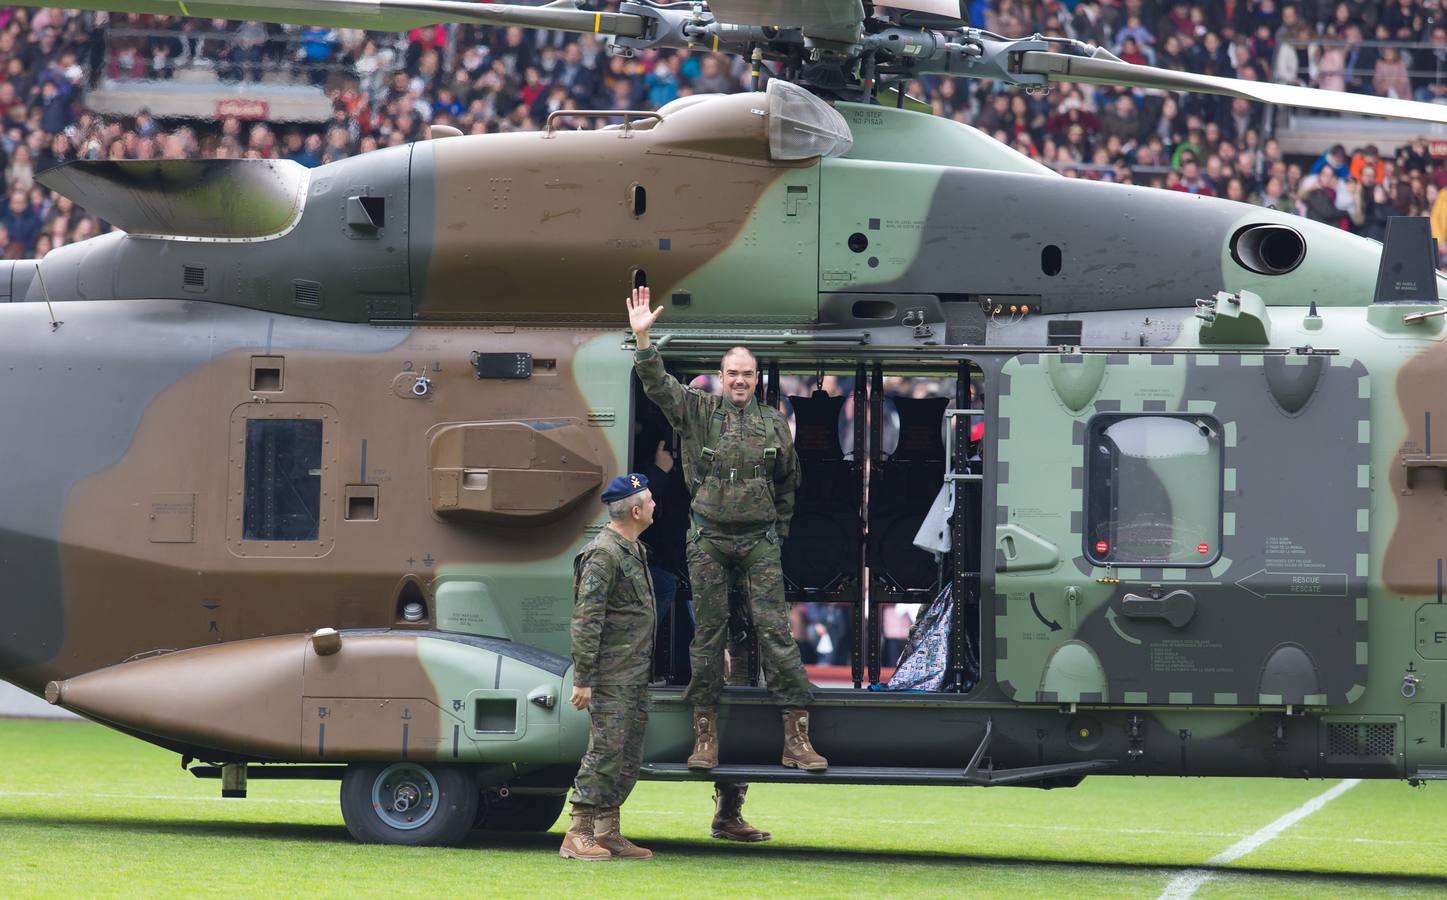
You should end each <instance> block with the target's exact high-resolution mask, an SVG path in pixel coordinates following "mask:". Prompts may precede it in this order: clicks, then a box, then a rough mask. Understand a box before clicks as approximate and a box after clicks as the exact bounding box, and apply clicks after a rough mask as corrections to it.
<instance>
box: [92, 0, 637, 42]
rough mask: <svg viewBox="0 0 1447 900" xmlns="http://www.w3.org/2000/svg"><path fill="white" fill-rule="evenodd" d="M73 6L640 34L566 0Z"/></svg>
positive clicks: (129, 1)
mask: <svg viewBox="0 0 1447 900" xmlns="http://www.w3.org/2000/svg"><path fill="white" fill-rule="evenodd" d="M73 8H77V9H94V10H105V11H109V12H118V13H150V14H153V15H163V16H176V15H180V16H192V17H195V18H202V19H237V20H255V21H258V22H277V23H283V24H288V25H321V26H327V27H336V28H365V29H368V30H371V31H406V30H408V29H411V28H417V27H420V26H424V25H436V24H439V23H441V22H465V23H469V24H474V25H502V26H510V25H518V26H521V27H523V28H551V29H556V30H558V31H581V32H587V33H591V34H608V35H619V36H622V37H641V36H642V35H643V31H644V20H643V17H642V16H635V15H629V14H626V13H613V12H590V11H588V10H582V9H577V8H575V7H574V5H573V4H572V3H570V2H567V0H563V2H559V3H551V4H548V5H547V6H516V5H508V4H501V3H486V4H484V3H473V2H468V0H289V2H288V0H230V2H226V3H219V2H215V0H195V2H193V0H91V2H86V0H81V2H79V3H75V4H73Z"/></svg>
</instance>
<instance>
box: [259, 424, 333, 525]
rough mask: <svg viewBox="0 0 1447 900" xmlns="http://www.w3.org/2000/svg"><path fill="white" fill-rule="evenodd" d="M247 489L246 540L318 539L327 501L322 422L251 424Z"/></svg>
mask: <svg viewBox="0 0 1447 900" xmlns="http://www.w3.org/2000/svg"><path fill="white" fill-rule="evenodd" d="M245 491H246V494H245V498H246V502H245V504H244V509H243V512H242V523H243V526H244V527H243V530H242V537H243V539H244V540H248V541H315V540H317V539H318V534H319V531H320V523H321V500H322V420H321V419H250V420H248V421H247V423H246V488H245Z"/></svg>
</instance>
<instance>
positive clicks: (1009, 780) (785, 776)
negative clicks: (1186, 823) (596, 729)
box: [640, 759, 1115, 787]
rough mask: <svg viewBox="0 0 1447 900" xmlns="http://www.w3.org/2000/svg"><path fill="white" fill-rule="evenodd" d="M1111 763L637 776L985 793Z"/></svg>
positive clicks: (648, 771) (671, 771) (668, 766)
mask: <svg viewBox="0 0 1447 900" xmlns="http://www.w3.org/2000/svg"><path fill="white" fill-rule="evenodd" d="M1114 765H1115V760H1113V759H1093V760H1086V761H1083V762H1075V763H1063V764H1060V765H1051V766H1028V767H1026V768H1020V769H996V770H989V769H973V770H968V769H923V768H905V767H896V766H830V767H829V768H828V769H825V770H824V771H821V772H805V771H802V770H800V769H793V768H789V767H787V766H753V765H726V766H715V767H714V768H712V769H707V770H702V769H690V768H688V767H687V766H685V765H684V764H682V763H645V764H644V765H643V767H642V770H641V773H640V774H641V776H642V777H643V778H644V779H646V780H649V781H724V782H749V783H764V782H774V783H784V784H803V783H808V784H912V785H957V786H960V787H988V786H990V785H1010V784H1020V785H1030V784H1036V783H1041V782H1046V783H1052V786H1054V785H1055V784H1059V786H1061V787H1064V786H1067V785H1068V783H1069V781H1074V780H1077V779H1078V778H1082V777H1084V776H1085V775H1086V774H1088V773H1089V772H1093V771H1097V770H1100V769H1106V768H1110V767H1111V766H1114Z"/></svg>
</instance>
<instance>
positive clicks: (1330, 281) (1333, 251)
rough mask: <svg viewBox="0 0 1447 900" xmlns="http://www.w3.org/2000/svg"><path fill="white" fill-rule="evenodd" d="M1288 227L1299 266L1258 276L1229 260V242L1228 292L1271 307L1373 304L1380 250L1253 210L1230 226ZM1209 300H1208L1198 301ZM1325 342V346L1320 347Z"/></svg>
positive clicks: (1226, 253) (1297, 219)
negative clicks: (1247, 294)
mask: <svg viewBox="0 0 1447 900" xmlns="http://www.w3.org/2000/svg"><path fill="white" fill-rule="evenodd" d="M1272 224H1275V225H1284V226H1286V227H1288V228H1291V229H1294V230H1295V231H1297V232H1299V233H1300V234H1301V236H1302V238H1303V239H1304V240H1305V242H1306V256H1305V258H1304V259H1303V260H1302V262H1301V265H1300V266H1298V267H1297V268H1296V269H1295V270H1293V271H1291V272H1288V273H1287V274H1285V275H1260V274H1257V273H1255V272H1252V271H1250V270H1248V269H1246V268H1243V267H1242V266H1241V265H1239V264H1238V263H1237V262H1236V261H1235V260H1233V259H1232V258H1231V248H1230V242H1229V241H1228V242H1227V243H1226V244H1223V245H1222V248H1221V273H1222V284H1223V285H1224V289H1225V290H1226V292H1227V293H1235V292H1237V291H1251V292H1252V293H1255V294H1258V295H1259V296H1260V297H1261V298H1262V299H1263V300H1264V301H1265V302H1266V304H1267V305H1268V306H1278V305H1290V306H1303V307H1304V306H1306V305H1307V304H1308V303H1312V302H1315V303H1316V305H1317V306H1318V307H1329V306H1364V305H1366V304H1370V303H1371V302H1372V296H1373V295H1374V294H1375V292H1376V287H1377V268H1378V266H1379V264H1380V262H1381V253H1382V245H1381V244H1378V243H1377V242H1376V241H1371V240H1367V239H1366V238H1361V237H1357V236H1356V235H1353V234H1351V233H1349V232H1346V231H1342V230H1341V229H1340V228H1333V227H1331V226H1330V225H1325V224H1323V223H1321V222H1313V221H1311V220H1310V219H1306V218H1303V217H1301V216H1294V215H1289V214H1287V213H1283V212H1278V211H1277V210H1274V209H1253V210H1252V211H1250V212H1248V213H1246V214H1245V215H1243V216H1242V217H1241V218H1240V219H1239V220H1237V222H1236V224H1235V225H1234V226H1233V227H1232V229H1231V233H1232V234H1234V233H1235V232H1236V231H1237V230H1238V229H1240V228H1244V227H1246V226H1248V225H1272ZM1437 283H1438V294H1439V296H1444V297H1447V279H1443V278H1442V277H1441V276H1439V277H1438V282H1437ZM1200 299H1206V298H1200ZM1317 343H1321V342H1317Z"/></svg>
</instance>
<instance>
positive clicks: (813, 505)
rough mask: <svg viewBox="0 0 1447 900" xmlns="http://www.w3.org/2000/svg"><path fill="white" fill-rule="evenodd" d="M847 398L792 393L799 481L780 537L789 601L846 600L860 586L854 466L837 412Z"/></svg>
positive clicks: (858, 489) (858, 490) (858, 485)
mask: <svg viewBox="0 0 1447 900" xmlns="http://www.w3.org/2000/svg"><path fill="white" fill-rule="evenodd" d="M846 399H847V398H845V397H833V396H830V395H829V394H827V393H825V392H824V391H822V390H821V391H815V392H814V393H813V394H812V395H810V396H808V397H790V398H789V402H790V403H791V404H792V405H793V408H794V449H795V450H796V451H797V452H798V454H799V464H800V467H801V469H802V473H801V474H802V480H801V483H800V485H799V490H798V491H797V492H796V493H795V495H794V520H793V522H792V524H791V525H790V528H789V537H788V539H787V540H786V541H784V547H783V568H784V585H785V590H786V593H787V594H788V597H789V599H790V600H793V601H799V600H824V599H845V598H843V597H841V595H845V594H849V593H851V592H856V591H857V588H858V586H859V580H860V571H861V565H860V564H861V558H860V546H861V543H862V540H863V523H862V522H861V521H860V517H859V507H860V495H861V492H862V485H861V481H860V477H859V470H858V467H857V465H856V464H855V463H854V462H853V461H852V460H848V459H845V457H844V448H843V447H842V446H841V444H840V442H839V415H840V412H841V411H842V410H843V408H844V403H845V401H846Z"/></svg>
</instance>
